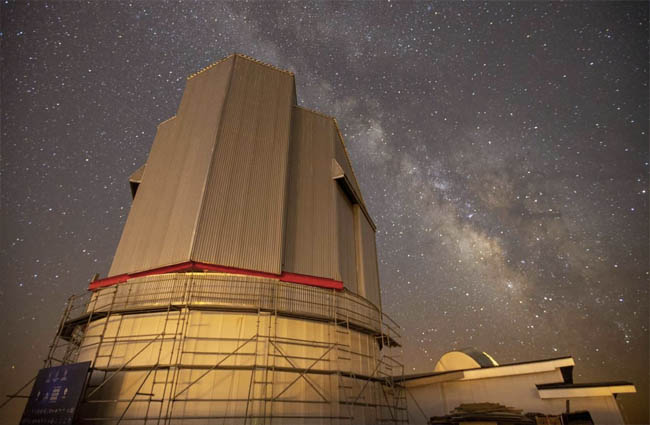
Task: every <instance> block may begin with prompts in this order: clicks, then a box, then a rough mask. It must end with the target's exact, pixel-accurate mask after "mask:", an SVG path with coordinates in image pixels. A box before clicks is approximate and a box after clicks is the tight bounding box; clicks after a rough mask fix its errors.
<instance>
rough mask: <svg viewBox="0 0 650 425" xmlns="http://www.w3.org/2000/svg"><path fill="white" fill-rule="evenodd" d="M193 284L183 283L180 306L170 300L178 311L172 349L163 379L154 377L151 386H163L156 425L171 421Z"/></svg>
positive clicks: (183, 350)
mask: <svg viewBox="0 0 650 425" xmlns="http://www.w3.org/2000/svg"><path fill="white" fill-rule="evenodd" d="M193 283H194V281H193V279H192V278H190V281H189V283H188V282H185V283H184V285H185V287H184V288H183V293H184V298H183V302H182V303H181V305H180V306H178V307H176V306H173V305H172V304H171V300H170V306H173V308H174V309H175V310H176V311H178V318H177V321H176V329H175V331H174V338H173V340H172V347H171V349H170V351H169V367H167V368H166V369H165V374H164V377H163V378H160V379H158V378H157V377H154V381H153V383H152V385H163V389H162V393H161V404H160V409H159V411H158V415H157V416H158V418H157V422H156V424H157V425H159V424H161V423H162V424H169V423H171V420H172V416H173V412H174V403H175V402H176V397H175V394H176V391H177V389H178V381H179V379H180V372H181V368H182V367H183V354H184V353H185V342H186V341H187V332H188V329H189V325H190V323H189V322H190V317H191V316H190V308H189V306H190V303H191V300H190V299H189V298H190V294H191V290H192V285H193ZM179 328H180V330H179ZM170 375H171V377H170ZM152 392H153V391H152ZM163 411H164V414H163ZM161 420H162V422H161Z"/></svg>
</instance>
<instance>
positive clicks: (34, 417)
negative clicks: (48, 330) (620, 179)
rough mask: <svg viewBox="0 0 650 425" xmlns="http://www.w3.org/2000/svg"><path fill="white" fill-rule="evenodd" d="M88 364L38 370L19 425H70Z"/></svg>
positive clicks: (82, 388) (83, 384)
mask: <svg viewBox="0 0 650 425" xmlns="http://www.w3.org/2000/svg"><path fill="white" fill-rule="evenodd" d="M89 368H90V362H83V363H74V364H66V365H62V366H56V367H49V368H47V369H41V370H40V371H39V372H38V375H37V376H36V381H35V382H34V387H32V393H31V394H30V396H29V400H28V401H27V406H25V411H24V412H23V418H22V419H21V420H20V425H42V424H47V425H71V424H72V423H73V420H74V417H75V413H76V411H77V406H78V405H79V401H80V400H81V397H82V395H83V391H84V386H85V384H86V378H87V377H88V369H89Z"/></svg>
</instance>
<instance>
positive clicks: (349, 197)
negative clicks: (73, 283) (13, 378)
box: [48, 55, 406, 424]
mask: <svg viewBox="0 0 650 425" xmlns="http://www.w3.org/2000/svg"><path fill="white" fill-rule="evenodd" d="M130 183H131V190H132V194H133V197H134V199H133V205H132V207H131V210H130V212H129V215H128V218H127V221H126V224H125V226H124V230H123V233H122V236H121V239H120V242H119V245H118V247H117V251H116V253H115V257H114V260H113V263H112V266H111V269H110V272H109V276H108V277H107V278H105V279H101V280H99V279H95V280H94V281H93V282H91V284H90V290H91V291H90V292H89V295H88V296H87V297H84V298H80V299H73V300H72V301H71V303H70V304H69V308H68V310H69V311H68V312H66V315H65V318H64V320H63V325H62V327H61V330H60V332H59V338H58V340H60V341H65V342H66V344H60V345H57V343H55V344H54V345H53V347H52V350H51V352H50V356H48V358H52V357H53V354H54V353H55V352H57V350H59V351H61V350H63V351H64V354H63V355H62V356H63V357H64V361H67V362H73V361H77V362H83V361H90V362H91V375H90V380H89V383H88V387H87V390H86V392H85V396H84V399H83V402H82V404H81V406H80V420H81V421H82V422H93V423H116V422H122V423H129V424H136V423H138V424H145V423H147V424H149V423H156V424H158V423H178V424H180V423H183V424H189V423H196V424H198V423H201V424H203V423H215V424H216V423H219V424H240V423H248V424H253V423H260V424H261V423H276V424H290V423H296V424H303V423H305V424H307V423H308V424H321V423H323V424H324V423H327V424H331V423H354V424H360V423H368V424H374V423H378V422H388V423H399V422H403V421H405V420H406V406H405V397H404V395H403V393H402V388H401V386H400V385H398V384H397V383H396V380H394V379H393V376H397V375H400V374H401V373H402V372H403V371H402V366H401V365H400V364H399V363H397V362H396V361H395V360H393V359H392V357H390V356H388V355H387V354H386V352H387V351H388V350H390V347H391V346H395V345H397V342H396V341H397V334H396V333H395V332H394V329H396V326H394V325H392V326H391V324H390V322H389V319H387V318H386V317H385V316H384V315H383V314H382V311H381V297H380V288H379V279H378V269H377V254H376V247H375V225H374V223H373V221H372V219H371V218H370V215H369V213H368V211H367V208H366V206H365V204H364V201H363V198H362V196H361V191H360V189H359V185H358V183H357V181H356V178H355V176H354V172H353V171H352V165H351V163H350V159H349V157H348V154H347V152H346V149H345V145H344V143H343V140H342V138H341V134H340V132H339V130H338V126H337V124H336V122H335V120H334V119H333V118H331V117H328V116H325V115H322V114H319V113H317V112H313V111H310V110H307V109H304V108H300V107H298V106H297V105H296V89H295V82H294V76H293V74H292V73H290V72H287V71H284V70H280V69H277V68H274V67H272V66H269V65H266V64H263V63H260V62H258V61H255V60H253V59H251V58H248V57H245V56H241V55H232V56H229V57H227V58H225V59H223V60H221V61H219V62H217V63H215V64H213V65H211V66H209V67H207V68H205V69H204V70H202V71H200V72H199V73H197V74H195V75H192V76H191V77H190V78H188V81H187V85H186V88H185V91H184V94H183V97H182V100H181V103H180V106H179V108H178V112H177V114H176V116H174V117H172V118H170V119H168V120H167V121H165V122H163V123H161V124H160V125H159V126H158V131H157V134H156V137H155V140H154V142H153V146H152V148H151V151H150V153H149V157H148V160H147V162H146V164H145V165H143V166H142V167H141V168H140V169H138V170H137V171H136V172H135V173H134V174H133V175H132V176H131V178H130Z"/></svg>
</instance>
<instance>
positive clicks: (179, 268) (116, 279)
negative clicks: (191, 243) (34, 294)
mask: <svg viewBox="0 0 650 425" xmlns="http://www.w3.org/2000/svg"><path fill="white" fill-rule="evenodd" d="M193 271H196V272H217V273H230V274H236V275H242V276H257V277H266V278H269V279H278V280H280V281H282V282H289V283H299V284H301V285H310V286H318V287H321V288H330V289H337V290H342V289H343V282H340V281H338V280H334V279H328V278H326V277H318V276H309V275H304V274H298V273H289V272H284V271H283V272H282V274H279V275H277V274H275V273H266V272H260V271H256V270H248V269H240V268H237V267H228V266H219V265H216V264H208V263H200V262H197V261H186V262H184V263H178V264H173V265H171V266H164V267H157V268H155V269H150V270H145V271H142V272H137V273H125V274H119V275H115V276H111V277H107V278H104V279H100V280H95V281H94V282H90V285H89V286H88V290H90V291H94V290H95V289H99V288H105V287H107V286H113V285H117V284H118V283H124V282H126V281H127V280H129V279H133V278H136V277H143V276H153V275H157V274H164V273H183V272H193Z"/></svg>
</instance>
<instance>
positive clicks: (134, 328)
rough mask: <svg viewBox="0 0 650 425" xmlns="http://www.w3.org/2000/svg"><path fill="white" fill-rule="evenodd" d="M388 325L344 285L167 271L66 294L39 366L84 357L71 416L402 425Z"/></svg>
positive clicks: (393, 337)
mask: <svg viewBox="0 0 650 425" xmlns="http://www.w3.org/2000/svg"><path fill="white" fill-rule="evenodd" d="M145 322H146V324H145V325H143V323H145ZM232 323H239V325H238V326H239V328H237V326H234V325H232ZM217 328H218V329H217ZM398 329H399V327H398V326H397V325H396V324H395V322H393V321H392V320H391V319H390V318H389V317H388V316H387V315H385V314H383V313H382V312H381V310H380V309H379V308H378V307H377V306H374V305H373V304H371V303H370V302H369V301H367V300H366V299H364V298H362V297H360V296H358V295H356V294H354V293H351V292H349V291H347V290H343V291H337V290H332V289H325V288H320V287H311V286H306V285H297V284H292V283H285V282H281V281H278V280H275V279H268V278H257V277H250V276H237V275H228V274H220V273H173V274H166V275H158V276H148V277H143V278H136V279H132V280H129V281H128V282H126V283H122V284H119V285H115V286H112V287H107V288H103V289H100V290H97V291H95V292H91V293H87V294H84V295H81V296H73V297H71V298H70V299H69V301H68V303H67V305H66V309H65V311H64V314H63V317H62V319H61V323H60V326H59V329H58V331H57V334H56V336H55V338H54V340H53V342H52V344H51V346H50V350H49V353H48V357H47V359H46V366H52V365H55V364H56V363H62V364H65V363H73V362H76V361H87V360H90V361H91V362H92V364H91V372H90V376H89V380H88V384H87V388H86V391H85V396H84V398H83V400H82V403H81V405H80V409H79V411H80V417H79V418H80V422H81V423H117V424H119V423H141V424H154V423H155V424H176V423H184V424H185V423H220V424H222V423H223V424H226V423H228V424H230V423H233V424H234V423H238V424H246V425H248V424H290V423H306V424H312V423H313V424H339V423H340V424H359V423H368V424H374V423H393V424H398V423H400V424H401V423H407V422H408V415H407V411H406V394H405V391H404V388H403V386H402V385H401V384H399V380H400V378H401V377H402V376H403V374H404V367H403V365H402V364H401V362H400V361H399V360H398V359H397V358H396V357H394V356H391V355H390V352H391V351H392V349H393V348H394V347H398V346H399V343H398V340H399V337H400V335H399V333H398V332H397V330H398Z"/></svg>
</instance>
